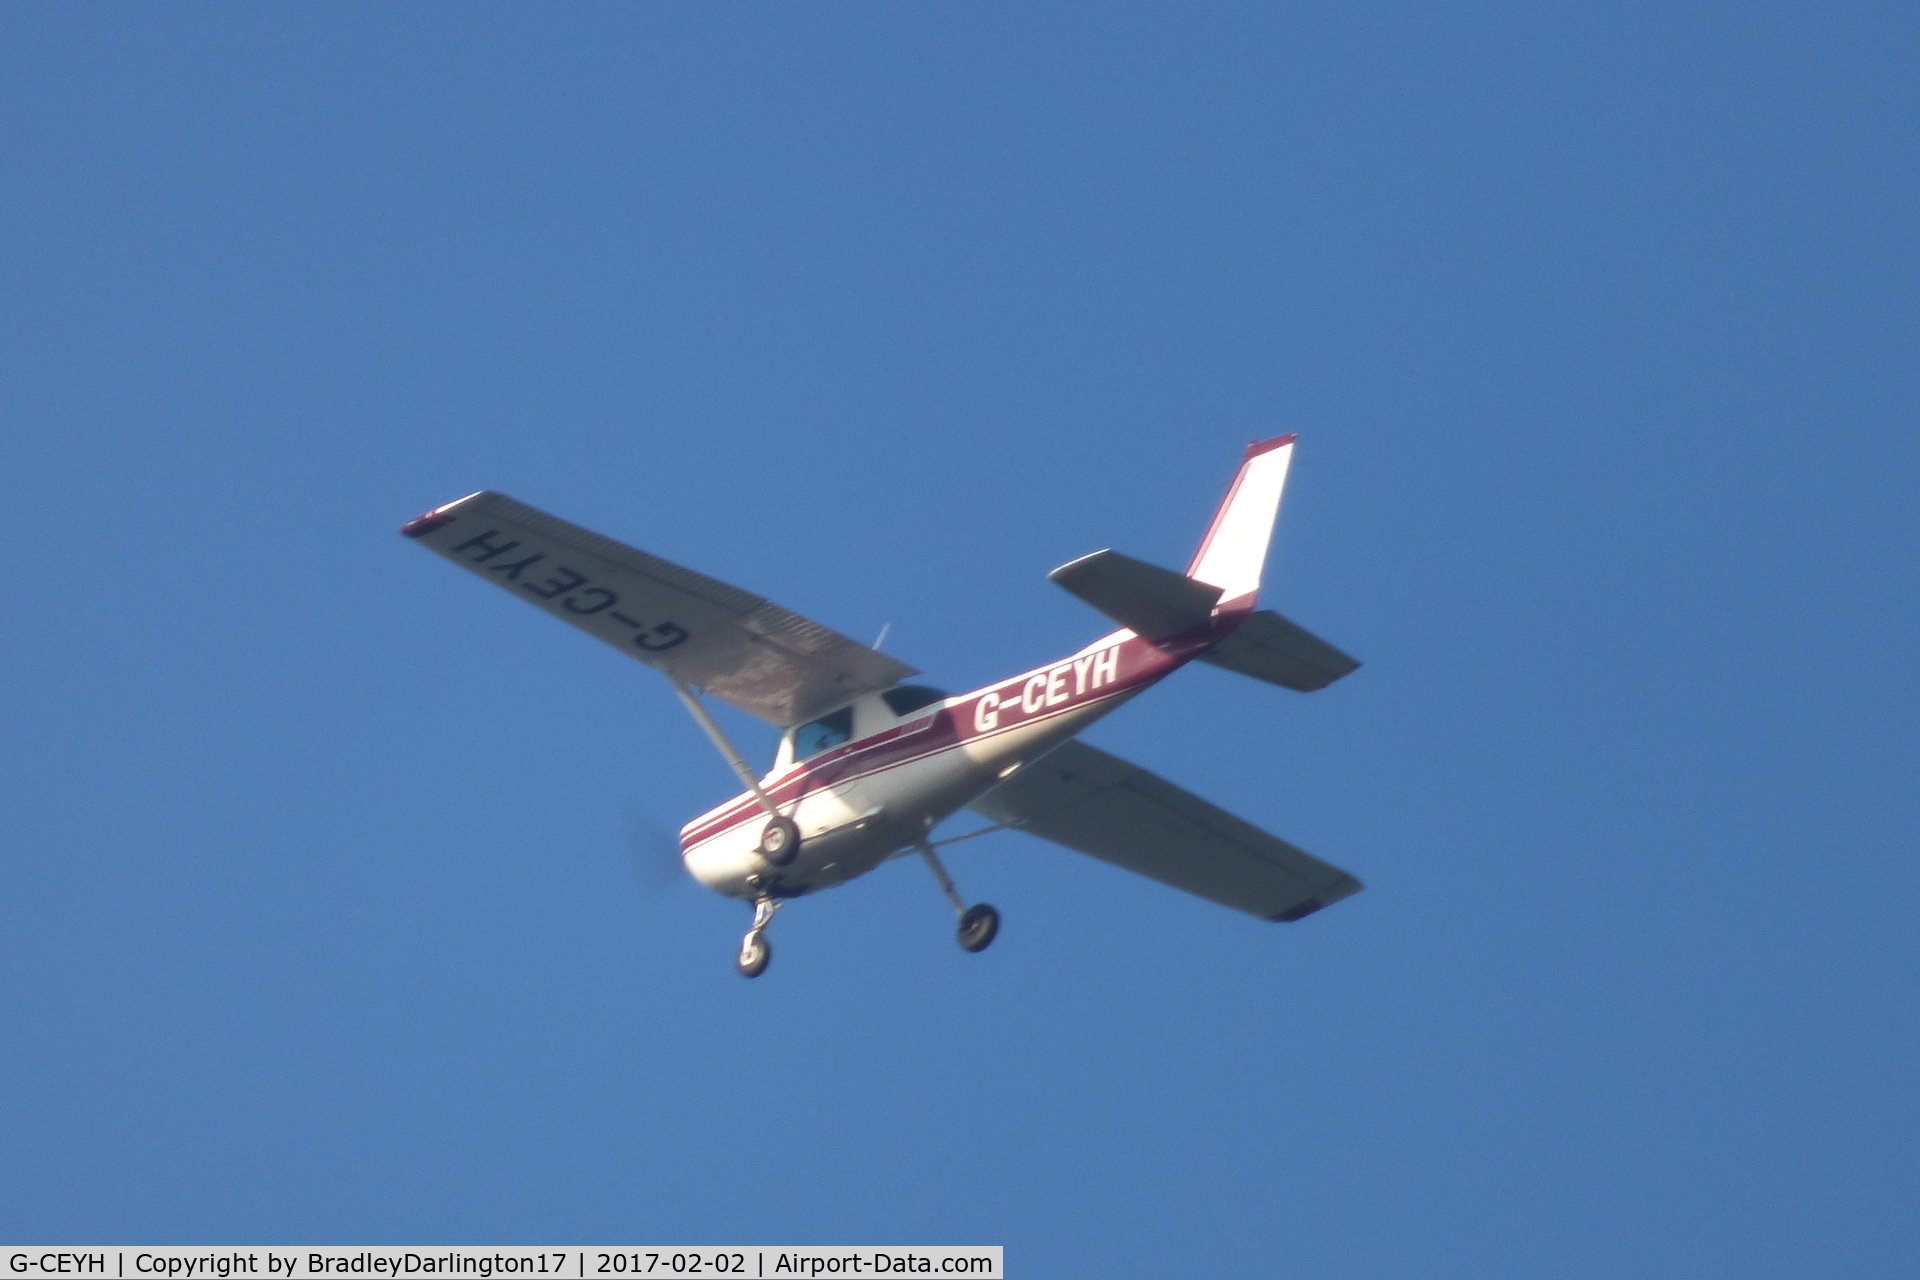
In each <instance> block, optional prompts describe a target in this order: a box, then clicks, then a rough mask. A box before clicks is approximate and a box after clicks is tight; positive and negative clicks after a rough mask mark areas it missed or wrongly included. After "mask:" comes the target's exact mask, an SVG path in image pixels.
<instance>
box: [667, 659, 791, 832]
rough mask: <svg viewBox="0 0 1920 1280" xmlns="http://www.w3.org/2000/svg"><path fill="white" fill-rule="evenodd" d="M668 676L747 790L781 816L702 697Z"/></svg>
mask: <svg viewBox="0 0 1920 1280" xmlns="http://www.w3.org/2000/svg"><path fill="white" fill-rule="evenodd" d="M667 678H668V679H669V680H672V681H673V691H674V692H675V693H677V694H679V695H680V701H682V702H684V703H686V704H687V710H688V711H690V712H692V713H693V718H694V719H695V720H696V721H698V722H699V725H700V727H701V728H702V729H705V730H706V731H707V736H708V737H709V738H712V739H713V745H714V746H716V747H718V748H720V754H721V755H723V756H725V757H726V758H727V763H728V764H730V765H732V766H733V771H734V772H735V773H737V774H739V775H740V781H742V782H744V783H746V784H747V790H749V791H751V792H753V798H754V799H755V800H758V801H759V802H760V807H761V808H762V809H765V810H766V811H767V815H768V816H769V817H773V818H777V817H779V816H780V810H778V809H776V808H774V805H773V801H772V800H770V799H768V798H767V793H766V792H764V791H762V790H761V789H760V780H759V779H757V778H755V777H754V776H753V770H752V769H749V768H748V767H747V762H746V760H745V759H744V758H742V756H741V755H740V753H739V752H738V751H736V750H734V746H733V744H732V743H731V742H729V741H727V735H726V734H724V733H722V732H720V726H719V725H717V724H715V723H714V722H713V717H712V716H710V715H708V714H707V709H706V708H705V707H703V706H701V705H700V699H699V698H697V697H695V696H694V694H693V690H691V689H689V688H687V682H686V681H684V680H682V679H681V678H680V677H679V676H676V675H671V674H669V675H668V677H667Z"/></svg>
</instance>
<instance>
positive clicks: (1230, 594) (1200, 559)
mask: <svg viewBox="0 0 1920 1280" xmlns="http://www.w3.org/2000/svg"><path fill="white" fill-rule="evenodd" d="M1293 439H1294V438H1293V436H1292V435H1284V436H1275V437H1274V438H1273V439H1271V440H1261V441H1256V442H1255V443H1253V444H1250V445H1248V446H1247V451H1246V453H1245V454H1244V455H1242V456H1241V459H1240V471H1239V474H1237V475H1235V476H1234V477H1233V484H1232V485H1231V486H1230V487H1229V488H1228V489H1227V496H1226V498H1225V500H1224V501H1222V502H1221V503H1220V509H1219V510H1218V511H1216V512H1214V513H1213V524H1212V525H1211V526H1209V527H1208V529H1207V536H1206V537H1204V538H1202V539H1201V540H1200V549H1199V550H1198V551H1196V552H1194V553H1193V563H1192V564H1190V565H1188V566H1187V576H1188V577H1189V578H1197V579H1198V580H1200V581H1201V582H1205V583H1209V584H1210V585H1212V586H1216V587H1219V588H1220V603H1221V604H1222V605H1223V606H1227V605H1236V606H1240V607H1243V608H1251V607H1252V605H1253V602H1254V600H1255V598H1257V597H1258V596H1259V594H1260V573H1261V570H1262V569H1264V568H1265V567H1266V563H1267V543H1268V541H1269V540H1270V539H1271V538H1272V537H1273V521H1274V517H1276V516H1277V515H1279V513H1280V491H1281V490H1282V489H1284V488H1286V485H1287V466H1288V464H1289V463H1291V462H1292V461H1293Z"/></svg>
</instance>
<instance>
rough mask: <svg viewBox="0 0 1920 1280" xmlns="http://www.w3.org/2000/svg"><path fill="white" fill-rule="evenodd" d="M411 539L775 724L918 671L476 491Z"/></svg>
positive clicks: (419, 524)
mask: <svg viewBox="0 0 1920 1280" xmlns="http://www.w3.org/2000/svg"><path fill="white" fill-rule="evenodd" d="M401 532H403V533H405V534H406V535H407V536H408V537H410V538H414V539H416V540H418V541H419V542H420V543H422V544H423V545H425V546H427V547H429V548H431V549H432V550H434V551H437V552H439V553H440V554H441V555H443V556H445V557H446V558H447V559H449V560H451V561H453V562H454V563H455V564H457V565H460V566H461V567H462V568H464V569H467V570H469V571H470V572H472V573H473V574H474V575H475V576H476V577H480V578H485V579H487V580H489V581H491V582H493V583H495V584H497V585H498V586H500V587H502V588H503V589H505V590H507V591H510V592H512V593H513V594H514V595H516V596H519V597H520V598H521V599H523V600H526V601H528V602H529V603H531V604H534V605H537V606H539V607H540V608H541V609H543V610H545V611H546V612H547V613H550V614H552V615H553V616H554V617H556V618H558V619H560V620H561V621H562V622H565V623H569V624H571V625H572V626H574V627H577V628H579V629H580V630H582V631H584V632H586V633H587V634H588V635H590V636H592V637H594V638H595V639H596V640H601V641H604V642H605V643H607V644H610V645H612V646H613V647H614V648H616V649H618V650H620V652H622V653H624V654H626V655H627V656H628V657H631V658H638V659H639V660H640V661H642V662H644V663H646V664H647V665H648V666H650V667H652V668H654V669H655V670H657V671H660V672H662V673H664V674H666V675H668V676H670V677H672V678H674V679H676V680H678V681H680V682H681V683H683V684H687V685H692V686H694V687H695V688H699V689H704V690H705V691H707V692H708V693H711V694H713V695H714V696H715V697H716V698H719V699H720V700H721V701H723V702H726V703H729V704H730V705H732V706H735V707H738V708H739V709H740V710H742V711H745V712H747V713H748V714H749V715H753V716H758V717H759V718H760V719H762V720H765V721H767V722H768V723H769V724H773V725H776V726H778V727H780V728H783V729H784V728H787V727H788V726H790V725H795V724H800V723H802V722H804V721H807V720H810V719H812V718H813V717H814V716H816V715H818V714H820V713H821V712H823V711H827V710H830V709H832V708H834V707H837V706H840V705H842V704H844V703H846V702H847V701H849V700H850V699H853V698H857V697H859V696H860V695H861V694H863V693H871V692H873V691H875V690H878V689H885V688H888V687H890V686H892V685H896V684H898V683H900V682H901V681H902V680H904V679H906V678H907V677H909V676H912V675H916V674H918V673H917V672H916V671H915V670H914V668H912V667H909V666H907V665H906V664H904V663H901V662H896V661H895V660H894V659H892V658H890V657H888V656H887V655H885V654H883V653H879V652H876V651H875V650H873V649H870V648H868V647H867V646H866V645H863V644H861V643H859V642H858V641H856V640H851V639H848V638H847V637H846V636H843V635H841V634H840V633H839V632H837V631H832V630H829V629H828V628H826V627H823V626H821V625H820V624H819V623H817V622H811V621H809V620H807V619H806V618H803V617H801V616H800V615H799V614H797V613H792V612H790V611H788V610H786V609H783V608H781V607H780V606H779V605H777V604H773V603H772V602H770V601H768V600H765V599H763V598H761V597H760V596H756V595H754V594H752V593H751V592H747V591H742V590H740V589H739V588H738V587H730V586H728V585H727V584H726V583H724V582H717V581H715V580H714V579H712V578H709V577H706V576H705V575H704V574H699V573H695V572H694V571H693V570H691V569H685V568H682V567H681V566H679V565H677V564H673V563H671V562H669V561H666V560H662V559H660V558H659V557H658V556H652V555H648V554H647V553H646V552H644V551H637V550H635V549H634V548H632V547H629V546H627V545H625V544H624V543H619V542H615V541H614V540H613V539H612V538H605V537H602V536H600V535H599V534H597V533H592V532H590V531H588V530H586V529H582V528H580V527H578V526H577V525H572V524H568V523H567V522H566V521H565V520H561V519H559V518H557V517H555V516H550V515H548V514H547V513H546V512H544V511H538V510H535V509H534V508H533V507H529V506H527V505H526V504H525V503H521V502H516V501H514V500H513V499H512V498H509V497H507V496H506V495H505V494H503V493H494V492H491V491H486V490H483V491H482V492H480V493H475V494H470V495H468V496H467V497H464V498H462V499H460V500H459V501H458V502H450V503H448V504H447V505H446V506H444V507H438V508H436V509H434V510H432V511H429V512H428V513H427V514H426V515H423V516H421V517H419V518H418V519H416V520H412V521H409V522H408V523H407V524H406V525H405V526H404V527H403V528H402V529H401Z"/></svg>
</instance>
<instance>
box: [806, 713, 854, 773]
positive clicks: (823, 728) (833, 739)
mask: <svg viewBox="0 0 1920 1280" xmlns="http://www.w3.org/2000/svg"><path fill="white" fill-rule="evenodd" d="M852 736H853V708H852V707H842V708H840V709H839V710H838V711H835V712H833V713H832V714H831V715H824V716H821V717H820V718H819V719H818V720H811V721H808V722H807V723H806V724H803V725H801V726H800V727H799V728H798V729H795V730H794V731H793V758H794V759H795V760H806V759H809V758H811V757H813V756H817V755H819V754H820V753H821V752H822V751H825V750H827V749H828V748H829V747H837V746H839V745H840V744H841V743H843V742H845V741H846V740H847V739H848V738H851V737H852Z"/></svg>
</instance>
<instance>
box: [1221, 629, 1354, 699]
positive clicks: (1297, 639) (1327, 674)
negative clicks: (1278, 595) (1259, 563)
mask: <svg viewBox="0 0 1920 1280" xmlns="http://www.w3.org/2000/svg"><path fill="white" fill-rule="evenodd" d="M1200 661H1202V662H1205V663H1209V664H1211V665H1213V666H1216V667H1224V668H1226V669H1227V670H1228V671H1238V672H1239V673H1240V674H1241V675H1243V676H1252V677H1253V678H1254V679H1255V680H1265V681H1266V682H1267V683H1268V684H1277V685H1279V686H1280V687H1281V688H1283V689H1297V690H1299V691H1300V692H1301V693H1313V692H1314V691H1315V690H1318V689H1324V688H1326V687H1327V686H1328V685H1330V684H1332V683H1333V682H1334V681H1335V680H1338V679H1339V678H1340V677H1342V676H1344V675H1349V674H1351V673H1352V672H1354V671H1357V670H1358V669H1359V667H1360V663H1359V662H1358V661H1357V660H1355V659H1353V658H1349V657H1348V656H1347V655H1346V654H1344V653H1342V652H1340V651H1339V650H1338V649H1336V648H1334V647H1333V646H1332V645H1330V644H1328V643H1327V642H1326V641H1325V640H1322V639H1321V638H1320V637H1319V636H1316V635H1314V634H1313V633H1312V632H1311V631H1308V630H1306V629H1305V628H1303V627H1299V626H1296V625H1295V624H1293V623H1291V622H1289V621H1287V620H1286V619H1285V618H1283V617H1281V616H1280V615H1279V614H1277V613H1275V612H1273V610H1271V609H1262V610H1261V611H1260V612H1258V613H1255V614H1252V615H1250V616H1249V617H1248V618H1247V620H1246V621H1245V622H1243V623H1242V624H1240V627H1239V628H1238V629H1237V630H1235V631H1234V633H1233V634H1232V635H1230V636H1228V637H1227V638H1226V639H1225V640H1222V641H1221V642H1220V643H1219V644H1217V645H1215V646H1214V647H1213V648H1211V649H1209V650H1207V652H1205V653H1203V654H1201V655H1200Z"/></svg>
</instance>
